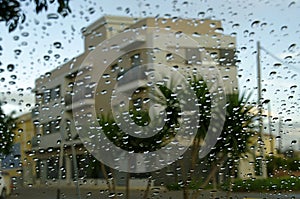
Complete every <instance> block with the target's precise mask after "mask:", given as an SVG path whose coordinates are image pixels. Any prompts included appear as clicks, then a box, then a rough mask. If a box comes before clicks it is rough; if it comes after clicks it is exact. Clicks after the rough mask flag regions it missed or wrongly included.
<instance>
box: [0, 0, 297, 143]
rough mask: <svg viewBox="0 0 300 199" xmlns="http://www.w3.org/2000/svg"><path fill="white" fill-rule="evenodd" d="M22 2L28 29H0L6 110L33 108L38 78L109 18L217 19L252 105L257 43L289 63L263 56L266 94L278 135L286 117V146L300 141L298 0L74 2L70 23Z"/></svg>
mask: <svg viewBox="0 0 300 199" xmlns="http://www.w3.org/2000/svg"><path fill="white" fill-rule="evenodd" d="M23 4H24V6H23V9H24V11H25V13H26V15H27V19H26V22H25V23H24V24H22V25H21V26H20V27H19V28H18V29H17V30H15V31H14V32H12V33H8V29H7V27H5V25H4V24H3V23H1V24H0V45H1V47H2V51H0V53H1V55H0V61H1V66H0V67H1V68H2V69H4V71H3V72H1V73H0V80H1V81H0V88H1V99H2V101H4V102H5V103H6V105H4V109H5V111H6V112H7V113H8V112H10V111H12V110H16V111H18V112H20V113H25V112H28V111H30V109H31V108H32V106H33V105H34V95H33V94H32V92H31V90H32V88H34V80H35V79H36V78H38V77H39V76H40V75H42V74H44V73H46V72H48V71H51V70H53V69H54V68H56V67H57V66H59V65H61V64H62V63H64V62H65V61H66V60H69V59H72V58H73V57H76V56H77V55H79V54H80V53H82V52H83V38H82V35H81V30H82V28H84V27H86V26H88V25H89V24H91V23H92V22H93V21H95V20H97V19H98V18H100V17H102V16H103V15H121V16H133V17H147V16H159V17H182V18H211V19H217V20H221V21H222V24H223V28H224V34H228V35H232V36H235V37H236V40H237V51H238V53H237V54H238V58H239V60H240V63H239V65H238V67H239V69H238V70H239V85H240V89H241V90H246V91H248V92H251V91H253V100H255V98H256V92H257V91H256V86H257V78H256V74H257V73H256V72H257V71H256V50H257V49H256V42H257V41H260V42H261V45H262V47H263V48H264V49H266V50H267V51H269V52H271V53H272V54H273V55H275V56H276V57H278V58H279V59H281V60H283V63H282V65H278V63H279V62H278V60H276V59H274V58H272V56H270V54H268V53H266V52H265V51H263V50H262V51H261V66H262V80H263V81H262V86H263V89H264V92H263V97H264V98H265V99H270V103H271V115H272V125H273V126H274V127H273V128H272V129H273V131H274V134H276V133H277V131H278V128H277V126H278V121H279V119H280V118H281V119H282V120H283V133H284V140H283V141H284V144H285V145H286V146H288V145H289V144H290V143H291V141H292V140H294V139H297V140H298V139H299V138H300V135H299V134H300V113H299V110H300V105H299V104H300V89H299V87H300V85H299V82H300V50H299V48H300V22H299V20H298V19H299V17H300V1H299V0H288V1H285V0H282V1H279V0H274V1H268V0H253V1H247V0H244V1H239V0H223V1H220V0H191V1H179V0H174V1H171V0H151V1H150V0H129V1H123V0H114V1H113V3H112V1H110V0H101V1H96V0H95V1H92V0H89V1H87V0H86V1H75V0H73V1H72V0H70V7H71V9H72V13H71V14H70V15H68V16H67V17H65V18H63V17H62V16H59V15H58V14H56V6H55V5H50V7H49V9H48V11H47V12H43V13H40V14H38V15H37V14H35V13H34V5H33V3H28V2H26V3H23ZM10 64H13V67H12V65H10ZM8 65H9V67H8ZM265 108H266V109H267V108H268V106H265ZM290 120H291V121H290ZM298 144H299V143H298ZM296 146H300V144H299V145H296Z"/></svg>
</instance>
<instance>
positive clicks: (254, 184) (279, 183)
mask: <svg viewBox="0 0 300 199" xmlns="http://www.w3.org/2000/svg"><path fill="white" fill-rule="evenodd" d="M228 187H229V186H228V184H224V185H223V186H222V188H223V189H224V190H228ZM232 190H233V191H237V192H248V191H256V192H261V191H263V192H265V191H273V190H276V191H297V190H300V179H299V177H288V178H266V179H247V180H242V179H238V180H235V181H234V183H233V187H232Z"/></svg>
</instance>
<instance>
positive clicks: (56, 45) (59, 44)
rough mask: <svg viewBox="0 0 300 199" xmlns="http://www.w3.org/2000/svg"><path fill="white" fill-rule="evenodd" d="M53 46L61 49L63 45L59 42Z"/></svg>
mask: <svg viewBox="0 0 300 199" xmlns="http://www.w3.org/2000/svg"><path fill="white" fill-rule="evenodd" d="M53 45H54V47H55V48H61V43H60V42H58V41H57V42H54V43H53Z"/></svg>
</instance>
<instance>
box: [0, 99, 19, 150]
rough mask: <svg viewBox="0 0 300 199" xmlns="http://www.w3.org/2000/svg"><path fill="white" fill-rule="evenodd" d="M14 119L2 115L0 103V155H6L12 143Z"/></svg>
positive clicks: (10, 116) (14, 127)
mask: <svg viewBox="0 0 300 199" xmlns="http://www.w3.org/2000/svg"><path fill="white" fill-rule="evenodd" d="M15 129H16V123H15V119H14V118H13V117H12V114H11V115H6V114H4V112H3V110H2V108H1V103H0V153H1V154H4V155H8V154H9V153H10V151H11V148H12V146H13V141H14V132H13V131H14V130H15Z"/></svg>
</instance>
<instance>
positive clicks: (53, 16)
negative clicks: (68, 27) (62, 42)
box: [47, 13, 59, 19]
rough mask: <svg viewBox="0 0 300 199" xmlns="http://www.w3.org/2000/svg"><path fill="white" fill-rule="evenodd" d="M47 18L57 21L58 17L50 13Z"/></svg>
mask: <svg viewBox="0 0 300 199" xmlns="http://www.w3.org/2000/svg"><path fill="white" fill-rule="evenodd" d="M47 18H48V19H58V18H59V16H58V14H56V13H50V14H48V15H47Z"/></svg>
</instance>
